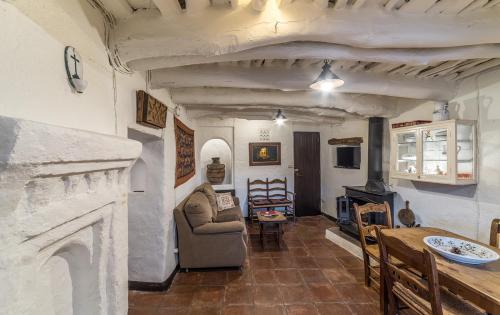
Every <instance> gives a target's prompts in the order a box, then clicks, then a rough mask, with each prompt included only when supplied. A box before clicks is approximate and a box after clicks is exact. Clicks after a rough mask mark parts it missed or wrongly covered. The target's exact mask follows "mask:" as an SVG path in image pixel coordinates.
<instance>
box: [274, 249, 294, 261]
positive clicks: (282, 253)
mask: <svg viewBox="0 0 500 315" xmlns="http://www.w3.org/2000/svg"><path fill="white" fill-rule="evenodd" d="M271 257H272V258H286V259H291V257H292V256H291V255H290V253H289V252H288V250H287V249H283V250H281V251H273V252H271Z"/></svg>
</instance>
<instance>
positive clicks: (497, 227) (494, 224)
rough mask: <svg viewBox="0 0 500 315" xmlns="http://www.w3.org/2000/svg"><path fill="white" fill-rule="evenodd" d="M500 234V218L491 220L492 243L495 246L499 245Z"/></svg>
mask: <svg viewBox="0 0 500 315" xmlns="http://www.w3.org/2000/svg"><path fill="white" fill-rule="evenodd" d="M499 236H500V219H493V221H491V231H490V245H491V246H493V247H498V245H499V244H498V243H499V242H498V237H499Z"/></svg>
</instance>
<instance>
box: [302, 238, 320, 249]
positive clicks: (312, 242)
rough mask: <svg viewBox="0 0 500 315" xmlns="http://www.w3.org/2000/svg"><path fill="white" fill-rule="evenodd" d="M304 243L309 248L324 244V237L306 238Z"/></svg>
mask: <svg viewBox="0 0 500 315" xmlns="http://www.w3.org/2000/svg"><path fill="white" fill-rule="evenodd" d="M303 243H304V245H305V246H306V247H307V248H309V249H310V248H314V247H318V246H324V244H323V240H322V239H312V240H304V241H303Z"/></svg>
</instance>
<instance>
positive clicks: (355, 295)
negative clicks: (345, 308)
mask: <svg viewBox="0 0 500 315" xmlns="http://www.w3.org/2000/svg"><path fill="white" fill-rule="evenodd" d="M334 287H335V288H336V289H337V290H338V291H339V292H340V294H341V295H342V297H343V298H344V300H345V301H348V302H351V303H372V302H373V298H372V294H373V292H372V289H368V288H366V287H365V286H364V285H363V284H339V285H334Z"/></svg>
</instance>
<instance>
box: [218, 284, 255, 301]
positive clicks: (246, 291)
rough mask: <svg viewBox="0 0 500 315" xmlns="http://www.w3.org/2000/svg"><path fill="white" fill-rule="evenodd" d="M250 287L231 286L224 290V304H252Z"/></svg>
mask: <svg viewBox="0 0 500 315" xmlns="http://www.w3.org/2000/svg"><path fill="white" fill-rule="evenodd" d="M253 300H254V299H253V287H252V286H231V287H227V288H226V296H225V298H224V304H226V305H232V304H253Z"/></svg>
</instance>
